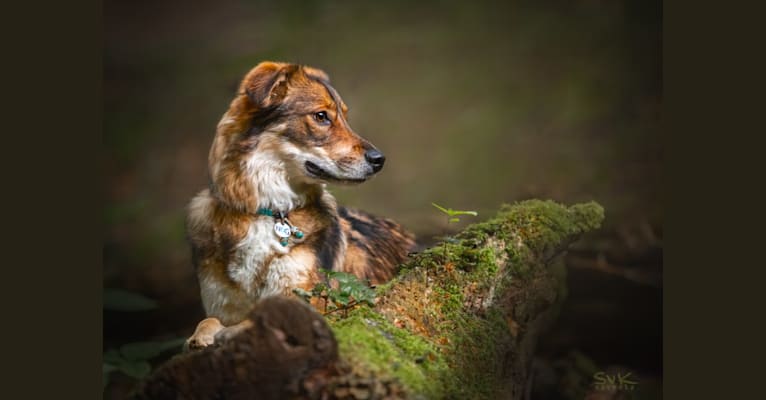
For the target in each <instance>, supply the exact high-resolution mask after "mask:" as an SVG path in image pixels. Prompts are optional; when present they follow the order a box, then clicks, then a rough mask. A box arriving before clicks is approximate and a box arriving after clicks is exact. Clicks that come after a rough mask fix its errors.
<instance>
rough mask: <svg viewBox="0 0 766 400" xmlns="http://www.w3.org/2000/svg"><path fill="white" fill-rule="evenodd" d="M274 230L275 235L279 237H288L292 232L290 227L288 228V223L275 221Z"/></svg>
mask: <svg viewBox="0 0 766 400" xmlns="http://www.w3.org/2000/svg"><path fill="white" fill-rule="evenodd" d="M274 232H276V233H277V236H279V237H283V238H286V237H290V234H291V233H292V229H290V225H287V224H285V223H282V222H277V223H276V224H274Z"/></svg>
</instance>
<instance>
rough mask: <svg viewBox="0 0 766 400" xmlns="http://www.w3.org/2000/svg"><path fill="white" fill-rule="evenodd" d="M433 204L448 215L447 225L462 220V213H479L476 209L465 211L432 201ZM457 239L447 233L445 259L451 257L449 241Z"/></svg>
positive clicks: (475, 214)
mask: <svg viewBox="0 0 766 400" xmlns="http://www.w3.org/2000/svg"><path fill="white" fill-rule="evenodd" d="M431 205H432V206H434V207H436V208H437V209H438V210H439V211H441V212H442V213H444V214H445V215H446V216H447V226H448V227H449V224H451V223H454V222H460V218H459V216H460V215H471V216H474V217H475V216H477V215H479V213H477V212H476V211H463V210H453V209H451V208H444V207H442V206H440V205H438V204H436V203H431ZM454 241H455V239H454V238H453V237H452V236H448V235H445V236H444V242H443V243H444V247H443V249H444V259H445V261H446V260H448V259H449V257H448V254H447V242H454Z"/></svg>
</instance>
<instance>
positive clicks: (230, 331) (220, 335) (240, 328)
mask: <svg viewBox="0 0 766 400" xmlns="http://www.w3.org/2000/svg"><path fill="white" fill-rule="evenodd" d="M252 326H253V321H251V320H249V319H246V320H244V321H242V322H240V323H238V324H236V325H232V326H227V327H225V328H223V329H221V330H219V331H218V332H217V333H216V334H215V344H216V346H219V345H221V344H223V343H225V342H228V341H229V340H231V339H233V338H234V337H235V336H237V335H239V334H240V333H242V332H244V331H245V330H247V329H250V328H251V327H252Z"/></svg>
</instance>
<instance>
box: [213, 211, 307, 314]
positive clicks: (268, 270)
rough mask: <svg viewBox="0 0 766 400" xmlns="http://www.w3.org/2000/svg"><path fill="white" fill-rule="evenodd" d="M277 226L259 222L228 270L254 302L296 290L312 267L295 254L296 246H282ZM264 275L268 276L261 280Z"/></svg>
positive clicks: (237, 249) (231, 260)
mask: <svg viewBox="0 0 766 400" xmlns="http://www.w3.org/2000/svg"><path fill="white" fill-rule="evenodd" d="M275 222H276V221H275V220H274V219H273V218H268V217H261V218H256V219H255V221H254V222H253V223H252V224H251V225H250V229H249V230H248V233H247V235H246V236H245V237H244V239H242V241H240V242H239V244H238V245H237V247H236V249H235V252H234V255H233V257H232V258H231V259H230V262H229V265H228V268H227V273H228V274H229V277H231V279H232V280H234V281H235V282H237V283H238V284H239V285H240V286H241V287H242V289H244V291H245V292H246V293H247V294H248V296H249V297H250V298H251V299H253V300H255V299H258V298H261V297H263V296H270V295H274V294H278V293H282V292H284V291H285V290H286V289H288V290H289V289H292V288H293V287H296V286H297V284H298V283H299V282H301V281H302V280H303V278H304V277H305V274H306V270H307V269H308V268H310V267H311V265H307V261H308V260H305V259H304V257H300V255H299V254H293V252H292V251H291V250H292V249H293V246H294V243H292V242H291V244H290V245H288V246H282V245H281V244H280V243H279V237H278V236H277V235H276V234H275V232H274V224H275ZM267 263H268V265H267ZM264 271H265V276H261V275H262V274H264Z"/></svg>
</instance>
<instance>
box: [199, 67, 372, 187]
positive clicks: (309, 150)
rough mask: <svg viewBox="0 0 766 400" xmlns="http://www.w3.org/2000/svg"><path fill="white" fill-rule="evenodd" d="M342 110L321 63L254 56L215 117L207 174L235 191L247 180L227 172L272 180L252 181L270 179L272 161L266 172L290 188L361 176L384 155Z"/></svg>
mask: <svg viewBox="0 0 766 400" xmlns="http://www.w3.org/2000/svg"><path fill="white" fill-rule="evenodd" d="M347 114H348V108H347V107H346V104H345V103H344V102H343V100H342V99H341V98H340V95H338V92H337V91H336V90H335V89H334V88H333V87H332V86H330V82H329V78H328V76H327V74H325V73H324V72H323V71H321V70H319V69H316V68H311V67H307V66H300V65H296V64H286V63H275V62H262V63H260V64H258V65H257V66H256V67H255V68H253V69H252V70H251V71H250V72H249V73H248V74H247V75H246V76H245V78H244V79H243V80H242V83H241V84H240V87H239V93H238V94H237V96H236V97H235V99H234V101H233V102H232V104H231V106H230V108H229V110H228V111H227V112H226V114H225V115H224V117H223V119H222V120H221V122H220V123H219V125H218V132H217V134H216V139H215V141H214V143H213V147H212V149H211V151H210V160H209V161H210V172H211V175H212V178H213V182H214V183H215V184H217V185H218V186H222V185H226V184H228V185H232V184H235V185H238V186H240V188H239V189H236V188H235V189H236V190H239V191H240V192H241V193H239V194H240V195H246V194H247V193H244V191H246V190H245V189H246V188H244V187H241V186H243V185H246V183H245V182H233V181H232V179H229V178H233V175H238V178H244V179H251V180H256V182H251V183H253V184H255V185H260V184H262V183H263V184H264V185H266V184H274V182H272V183H269V182H258V181H257V180H259V179H264V178H265V179H268V177H265V176H263V175H265V174H266V172H267V171H265V169H272V170H273V171H272V172H273V173H272V175H273V174H275V173H277V172H274V171H276V170H279V171H281V173H283V174H284V175H286V179H287V181H288V184H289V185H290V186H291V187H293V188H295V187H296V185H298V186H300V185H312V184H314V185H315V184H320V183H342V184H354V183H360V182H364V181H365V180H367V179H369V178H370V177H371V176H373V175H374V174H376V173H377V172H378V171H380V170H381V168H383V163H384V162H385V157H384V156H383V154H382V153H381V152H380V151H379V150H378V149H376V148H375V146H373V145H372V144H371V143H370V142H368V141H367V140H365V139H363V138H362V137H360V136H359V135H357V134H356V133H354V131H353V130H352V129H351V127H350V126H349V124H348V121H347ZM243 171H244V172H245V173H244V174H243V173H242V172H243ZM259 171H261V172H264V173H263V174H258V172H259ZM219 181H220V182H219ZM219 189H220V188H219ZM255 189H256V191H257V189H258V188H257V187H256V188H255ZM261 192H262V191H261ZM234 195H235V196H237V194H236V193H235V194H234Z"/></svg>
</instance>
